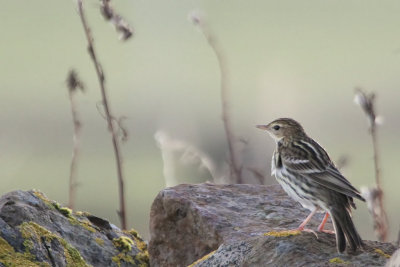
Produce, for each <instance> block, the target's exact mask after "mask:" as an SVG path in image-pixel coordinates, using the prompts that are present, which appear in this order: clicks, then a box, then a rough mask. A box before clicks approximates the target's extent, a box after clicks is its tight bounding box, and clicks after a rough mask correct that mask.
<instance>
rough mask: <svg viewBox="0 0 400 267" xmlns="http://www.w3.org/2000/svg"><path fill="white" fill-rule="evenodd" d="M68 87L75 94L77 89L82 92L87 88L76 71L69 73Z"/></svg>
mask: <svg viewBox="0 0 400 267" xmlns="http://www.w3.org/2000/svg"><path fill="white" fill-rule="evenodd" d="M67 87H68V90H69V91H70V92H74V91H76V89H80V90H81V91H82V92H84V91H85V86H84V85H83V83H82V81H81V80H80V79H79V77H78V73H77V72H76V71H75V70H74V69H72V70H70V71H69V73H68V76H67Z"/></svg>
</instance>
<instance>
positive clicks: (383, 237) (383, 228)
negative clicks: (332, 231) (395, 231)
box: [371, 121, 388, 242]
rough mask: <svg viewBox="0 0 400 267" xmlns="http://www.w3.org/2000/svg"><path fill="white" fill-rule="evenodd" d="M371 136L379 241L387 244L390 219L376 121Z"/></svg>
mask: <svg viewBox="0 0 400 267" xmlns="http://www.w3.org/2000/svg"><path fill="white" fill-rule="evenodd" d="M371 136H372V145H373V149H374V167H375V181H376V187H377V189H378V198H379V201H378V202H379V210H380V212H381V214H380V217H379V220H380V223H379V225H380V229H379V240H380V241H383V242H386V241H387V234H388V233H387V232H388V219H387V214H386V210H385V208H384V205H383V190H382V184H381V174H380V168H379V153H378V141H377V134H376V123H375V121H374V122H372V124H371Z"/></svg>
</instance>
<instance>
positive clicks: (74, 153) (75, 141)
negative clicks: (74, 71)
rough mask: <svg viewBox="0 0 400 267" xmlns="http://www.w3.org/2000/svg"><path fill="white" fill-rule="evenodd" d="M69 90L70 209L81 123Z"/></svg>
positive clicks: (74, 184) (73, 207) (72, 205)
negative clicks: (70, 141)
mask: <svg viewBox="0 0 400 267" xmlns="http://www.w3.org/2000/svg"><path fill="white" fill-rule="evenodd" d="M68 91H69V100H70V102H71V113H72V122H73V124H74V133H73V137H72V141H73V149H72V157H71V165H70V172H69V194H68V207H69V208H70V209H72V210H73V209H75V196H76V186H77V183H76V174H77V168H76V165H77V163H78V154H79V148H80V139H81V127H82V124H81V122H80V121H79V118H78V112H77V105H76V102H75V98H74V91H72V90H68Z"/></svg>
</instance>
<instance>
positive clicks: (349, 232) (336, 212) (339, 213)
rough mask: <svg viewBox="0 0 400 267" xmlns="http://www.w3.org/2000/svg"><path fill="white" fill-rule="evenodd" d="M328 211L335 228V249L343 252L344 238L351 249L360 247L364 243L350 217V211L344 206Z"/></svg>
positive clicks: (344, 247)
mask: <svg viewBox="0 0 400 267" xmlns="http://www.w3.org/2000/svg"><path fill="white" fill-rule="evenodd" d="M330 213H331V214H330V215H331V217H332V221H333V227H334V228H335V234H336V246H337V250H338V251H339V252H343V251H344V250H345V249H346V240H347V242H349V245H350V248H351V249H352V250H353V251H355V250H357V248H359V247H360V248H362V247H363V245H364V244H363V242H362V240H361V237H360V235H359V234H358V232H357V230H356V227H355V226H354V223H353V220H352V219H351V215H350V211H349V210H347V209H346V208H345V207H335V208H333V209H331V211H330Z"/></svg>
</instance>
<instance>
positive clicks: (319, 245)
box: [149, 184, 395, 267]
mask: <svg viewBox="0 0 400 267" xmlns="http://www.w3.org/2000/svg"><path fill="white" fill-rule="evenodd" d="M308 214H309V211H308V210H305V209H303V208H302V207H301V206H300V204H298V203H296V202H294V201H293V200H291V199H290V198H289V197H288V196H287V195H286V193H285V192H284V191H283V190H282V189H281V187H280V186H279V185H274V186H260V185H245V184H240V185H215V184H199V185H187V184H183V185H178V186H175V187H172V188H167V189H164V190H163V191H161V192H160V193H159V194H158V195H157V197H156V199H155V200H154V202H153V205H152V207H151V213H150V235H151V240H150V243H149V254H150V264H151V266H154V267H157V266H187V265H190V264H193V265H192V266H196V267H199V266H202V267H203V266H310V265H312V266H330V265H335V264H342V265H343V264H346V266H352V265H354V266H383V265H384V264H385V262H386V260H387V257H389V255H390V254H392V253H393V251H394V250H395V247H394V246H393V245H392V244H389V243H379V242H374V241H365V244H366V247H365V249H364V250H363V251H357V252H355V253H349V252H346V253H343V254H338V253H337V251H336V242H335V236H334V235H331V234H326V233H316V234H317V235H318V237H316V235H314V234H313V233H307V232H302V233H300V232H288V231H286V232H280V231H282V230H288V229H295V228H297V227H298V226H299V224H300V223H301V222H302V220H303V219H304V218H306V217H307V215H308ZM322 217H323V214H317V215H316V216H315V218H314V219H313V220H312V221H311V222H310V224H309V225H308V228H311V229H316V228H317V226H318V225H319V223H320V221H321V220H322ZM326 229H333V228H332V224H331V223H328V224H327V225H326ZM202 257H203V258H202ZM199 259H200V260H199ZM196 260H198V261H197V262H195V261H196Z"/></svg>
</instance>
